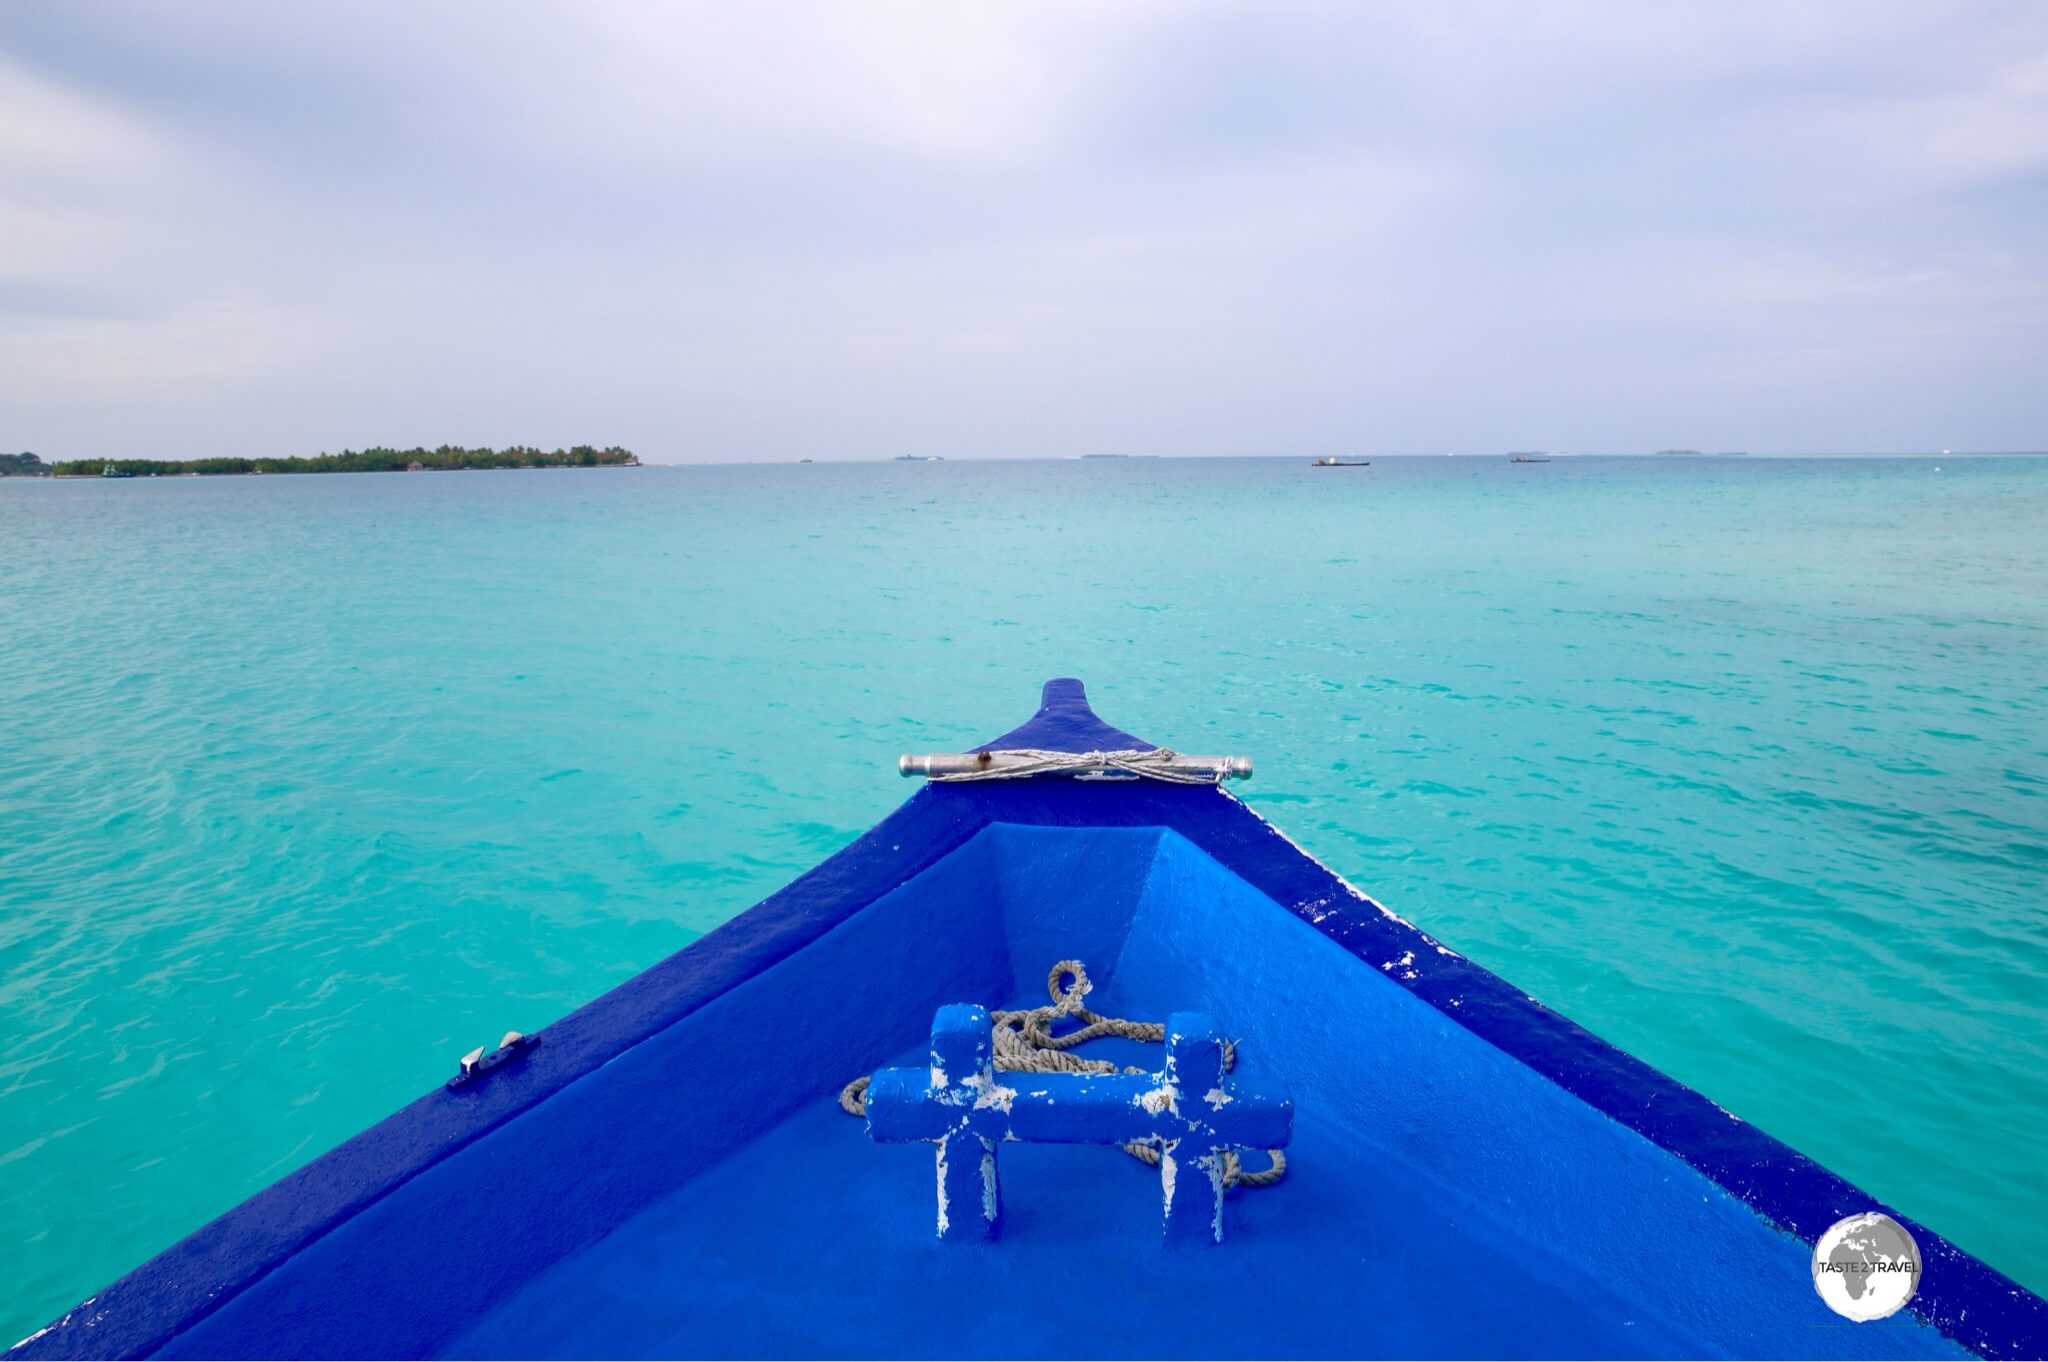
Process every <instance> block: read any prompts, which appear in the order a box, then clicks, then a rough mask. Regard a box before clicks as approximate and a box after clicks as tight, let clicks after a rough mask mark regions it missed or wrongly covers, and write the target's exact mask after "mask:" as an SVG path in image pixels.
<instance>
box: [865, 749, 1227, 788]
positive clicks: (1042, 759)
mask: <svg viewBox="0 0 2048 1362" xmlns="http://www.w3.org/2000/svg"><path fill="white" fill-rule="evenodd" d="M897 769H898V770H899V771H901V772H902V773H903V774H904V775H906V776H917V775H921V776H923V777H925V778H926V779H927V780H930V781H932V782H934V783H940V782H945V783H949V784H950V783H954V782H960V781H970V780H1024V779H1028V778H1029V777H1032V776H1077V775H1088V774H1091V773H1098V772H1100V773H1106V772H1112V771H1115V772H1121V773H1123V774H1124V775H1127V776H1141V777H1143V778H1144V779H1146V780H1161V781H1165V782H1167V783H1168V784H1171V785H1220V784H1222V783H1223V782H1224V781H1226V780H1242V779H1244V778H1246V777H1248V776H1250V775H1251V773H1252V763H1251V759H1250V758H1248V757H1192V756H1186V755H1183V754H1182V753H1179V752H1176V751H1174V750H1173V749H1172V748H1170V747H1132V748H1118V749H1115V750H1113V751H1100V752H1057V751H1054V750H1052V749H1050V748H1045V747H1008V748H999V749H993V750H991V749H987V748H984V749H982V750H981V751H978V752H969V753H962V754H960V755H958V756H905V757H903V758H902V759H901V760H900V761H898V762H897Z"/></svg>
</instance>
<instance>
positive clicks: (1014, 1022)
mask: <svg viewBox="0 0 2048 1362" xmlns="http://www.w3.org/2000/svg"><path fill="white" fill-rule="evenodd" d="M1162 750H1164V749H1162ZM1048 755H1052V756H1072V755H1073V754H1072V753H1066V752H1059V753H1049V754H1048ZM1091 755H1095V756H1101V755H1104V754H1102V753H1094V754H1091ZM946 778H952V777H946ZM1093 988H1094V985H1093V984H1091V983H1089V982H1088V971H1087V970H1085V969H1083V968H1082V966H1081V962H1080V961H1079V960H1062V961H1060V962H1059V963H1058V964H1057V965H1054V966H1053V967H1052V972H1051V973H1050V974H1048V975H1046V977H1045V991H1046V992H1047V993H1048V994H1049V995H1051V997H1052V1002H1051V1003H1049V1004H1047V1005H1046V1006H1044V1007H1033V1008H1020V1009H1019V1010H1017V1011H1014V1012H1005V1011H997V1012H992V1013H990V1018H989V1019H990V1022H991V1023H992V1025H993V1027H994V1032H995V1036H994V1039H995V1067H996V1068H998V1069H1007V1070H1010V1071H1011V1072H1014V1073H1041V1074H1042V1073H1069V1074H1113V1073H1116V1072H1118V1069H1117V1066H1116V1065H1115V1064H1113V1063H1111V1062H1110V1061H1109V1060H1106V1059H1083V1058H1082V1057H1081V1056H1079V1055H1077V1054H1073V1053H1070V1052H1071V1051H1072V1049H1073V1047H1075V1046H1076V1045H1080V1044H1082V1043H1083V1042H1086V1041H1091V1040H1097V1039H1100V1038H1101V1037H1103V1036H1120V1037H1122V1038H1123V1039H1124V1040H1136V1041H1146V1042H1150V1043H1151V1044H1155V1045H1158V1044H1163V1043H1164V1042H1165V1040H1166V1027H1165V1026H1164V1025H1162V1024H1161V1023H1159V1022H1134V1021H1125V1020H1123V1019H1122V1018H1120V1017H1105V1016H1102V1015H1100V1014H1098V1013H1094V1012H1090V1011H1089V1010H1088V1009H1087V1008H1085V1007H1083V1006H1082V1005H1081V1001H1082V999H1084V998H1085V997H1087V995H1088V993H1089V991H1090V990H1091V989H1093ZM1062 1017H1072V1018H1074V1019H1075V1020H1077V1021H1080V1022H1083V1023H1085V1025H1083V1026H1081V1027H1080V1028H1079V1029H1077V1030H1073V1031H1068V1032H1066V1033H1065V1034H1064V1035H1058V1036H1056V1035H1054V1034H1053V1033H1052V1024H1053V1022H1054V1021H1055V1020H1057V1019H1059V1018H1062ZM1236 1063H1237V1047H1236V1046H1234V1045H1232V1044H1231V1043H1230V1042H1229V1041H1228V1040H1226V1041H1224V1042H1223V1067H1224V1069H1225V1070H1226V1071H1227V1070H1229V1069H1230V1068H1231V1066H1233V1065H1234V1064H1236ZM1122 1072H1124V1073H1127V1074H1141V1073H1144V1072H1145V1070H1143V1069H1140V1068H1136V1067H1130V1066H1127V1067H1125V1068H1124V1069H1123V1070H1122ZM867 1090H868V1079H867V1078H865V1077H863V1078H856V1079H854V1080H853V1081H852V1082H851V1083H848V1084H847V1085H846V1086H845V1087H844V1088H841V1089H840V1090H839V1105H840V1106H841V1107H842V1108H844V1109H845V1111H846V1114H847V1115H849V1116H865V1115H867V1114H868V1104H867ZM1122 1148H1123V1151H1124V1153H1126V1154H1129V1155H1130V1156H1131V1157H1133V1158H1136V1159H1140V1160H1142V1161H1144V1162H1145V1163H1150V1164H1157V1163H1158V1162H1159V1151H1158V1150H1157V1149H1155V1148H1153V1147H1152V1146H1151V1145H1149V1144H1127V1145H1124V1146H1122ZM1266 1157H1267V1158H1269V1159H1271V1160H1272V1166H1271V1167H1270V1168H1264V1169H1260V1170H1259V1171H1257V1172H1246V1171H1245V1170H1244V1168H1243V1167H1242V1166H1240V1164H1239V1162H1238V1157H1237V1151H1236V1150H1227V1151H1225V1153H1224V1155H1223V1185H1224V1186H1225V1187H1270V1186H1272V1185H1273V1184H1274V1183H1276V1182H1278V1181H1280V1179H1281V1178H1283V1177H1285V1176H1287V1156H1286V1155H1285V1154H1283V1153H1281V1152H1280V1151H1279V1150H1277V1149H1269V1150H1267V1151H1266Z"/></svg>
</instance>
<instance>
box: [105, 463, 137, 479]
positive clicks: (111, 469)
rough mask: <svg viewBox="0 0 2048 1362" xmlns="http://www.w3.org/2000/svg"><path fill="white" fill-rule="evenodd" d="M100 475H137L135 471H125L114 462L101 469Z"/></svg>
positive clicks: (130, 476)
mask: <svg viewBox="0 0 2048 1362" xmlns="http://www.w3.org/2000/svg"><path fill="white" fill-rule="evenodd" d="M100 476H101V477H103V478H132V477H134V476H135V475H134V474H133V473H129V472H124V471H123V470H121V469H119V468H116V467H115V466H114V465H112V464H108V465H107V466H106V467H105V468H102V469H101V470H100Z"/></svg>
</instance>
